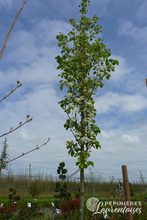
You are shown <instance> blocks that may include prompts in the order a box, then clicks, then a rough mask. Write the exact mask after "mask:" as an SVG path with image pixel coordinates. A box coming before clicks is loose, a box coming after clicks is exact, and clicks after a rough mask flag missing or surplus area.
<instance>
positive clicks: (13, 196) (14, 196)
mask: <svg viewBox="0 0 147 220" xmlns="http://www.w3.org/2000/svg"><path fill="white" fill-rule="evenodd" d="M8 199H9V201H10V203H12V204H13V203H14V202H17V201H19V200H20V195H17V193H16V190H15V189H13V188H10V189H9V195H8Z"/></svg>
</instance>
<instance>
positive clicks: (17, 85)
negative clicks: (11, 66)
mask: <svg viewBox="0 0 147 220" xmlns="http://www.w3.org/2000/svg"><path fill="white" fill-rule="evenodd" d="M21 86H22V83H21V82H20V81H18V80H17V82H16V86H15V87H14V88H13V89H11V91H10V92H9V93H8V94H6V95H5V96H4V97H3V98H1V99H0V102H2V101H3V100H5V99H6V98H8V97H9V96H10V95H11V94H12V93H13V92H15V91H16V90H17V89H18V88H19V87H21Z"/></svg>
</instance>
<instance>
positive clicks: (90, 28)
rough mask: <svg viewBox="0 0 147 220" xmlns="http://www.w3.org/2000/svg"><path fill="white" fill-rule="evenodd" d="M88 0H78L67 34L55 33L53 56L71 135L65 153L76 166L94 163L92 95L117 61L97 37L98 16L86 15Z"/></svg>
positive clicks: (98, 31) (96, 143) (94, 127)
mask: <svg viewBox="0 0 147 220" xmlns="http://www.w3.org/2000/svg"><path fill="white" fill-rule="evenodd" d="M89 4H90V0H82V3H81V5H80V13H81V17H80V20H79V21H76V20H75V19H70V20H69V22H70V24H71V26H72V30H71V31H70V32H69V33H68V34H67V35H65V34H62V33H59V35H57V40H58V46H59V47H60V48H61V55H59V56H57V57H56V60H57V63H58V67H57V69H59V70H60V71H61V72H60V74H59V77H60V79H61V80H60V89H61V90H62V89H65V91H66V96H65V98H64V99H63V100H61V101H60V103H59V104H60V106H61V108H62V109H63V110H64V111H65V112H66V114H67V115H68V119H67V120H66V123H65V124H64V127H65V128H66V130H71V131H72V133H73V134H74V137H75V139H74V140H70V141H67V143H66V146H67V149H68V153H69V154H70V155H71V156H72V157H76V158H77V163H76V165H77V166H78V167H79V168H87V167H88V166H91V165H92V166H93V165H94V164H93V162H91V161H89V157H90V151H91V148H95V149H98V148H100V143H99V141H98V140H97V135H98V134H99V133H100V129H99V128H98V126H97V125H96V121H95V117H96V109H95V107H94V103H95V101H94V95H95V94H96V92H97V89H98V88H99V87H103V83H104V82H103V81H104V79H105V78H106V79H109V78H110V76H111V72H113V71H114V70H115V66H116V65H118V61H117V60H115V59H112V58H111V52H110V50H109V49H107V48H106V47H105V44H104V43H103V41H102V39H101V37H100V33H101V31H102V28H101V26H100V25H98V24H97V22H98V20H99V19H98V17H97V16H94V17H93V18H89V17H87V16H86V15H87V11H88V9H87V7H88V5H89Z"/></svg>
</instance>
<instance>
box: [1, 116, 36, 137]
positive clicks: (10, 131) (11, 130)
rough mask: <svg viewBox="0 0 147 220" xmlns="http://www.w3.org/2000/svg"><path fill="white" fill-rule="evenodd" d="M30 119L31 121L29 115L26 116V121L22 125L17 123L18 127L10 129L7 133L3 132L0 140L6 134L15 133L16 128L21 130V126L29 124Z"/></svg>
mask: <svg viewBox="0 0 147 220" xmlns="http://www.w3.org/2000/svg"><path fill="white" fill-rule="evenodd" d="M32 119H33V118H31V117H30V115H27V119H26V121H25V122H23V123H22V122H19V125H18V126H17V127H15V128H13V127H11V128H10V130H9V131H8V132H5V133H3V134H1V135H0V138H1V137H4V136H6V135H7V134H10V133H12V132H13V131H16V130H17V129H18V128H21V127H22V126H23V125H25V124H27V123H29V122H31V121H32Z"/></svg>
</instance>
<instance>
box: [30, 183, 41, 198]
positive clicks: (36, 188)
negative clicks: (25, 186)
mask: <svg viewBox="0 0 147 220" xmlns="http://www.w3.org/2000/svg"><path fill="white" fill-rule="evenodd" d="M39 193H40V189H39V186H38V183H37V182H36V181H32V182H31V183H30V187H29V194H30V195H31V196H32V197H33V198H34V197H36V196H37V195H39Z"/></svg>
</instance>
